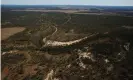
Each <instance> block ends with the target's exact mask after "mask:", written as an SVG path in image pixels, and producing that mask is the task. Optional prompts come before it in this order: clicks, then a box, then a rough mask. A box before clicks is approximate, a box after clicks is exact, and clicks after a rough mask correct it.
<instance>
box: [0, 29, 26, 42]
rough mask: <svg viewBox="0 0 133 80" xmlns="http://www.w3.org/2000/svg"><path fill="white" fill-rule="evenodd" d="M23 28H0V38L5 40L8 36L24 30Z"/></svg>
mask: <svg viewBox="0 0 133 80" xmlns="http://www.w3.org/2000/svg"><path fill="white" fill-rule="evenodd" d="M24 30H25V28H24V27H12V28H2V29H1V33H2V34H1V40H5V39H7V38H9V37H10V36H12V35H14V34H16V33H19V32H22V31H24Z"/></svg>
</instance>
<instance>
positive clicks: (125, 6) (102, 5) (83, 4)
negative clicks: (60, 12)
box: [1, 4, 133, 7]
mask: <svg viewBox="0 0 133 80" xmlns="http://www.w3.org/2000/svg"><path fill="white" fill-rule="evenodd" d="M1 5H17V6H25V5H27V6H32V5H33V6H38V5H40V6H45V5H46V6H52V5H58V6H63V5H64V6H123V7H126V6H127V7H128V6H130V7H133V5H89V4H1Z"/></svg>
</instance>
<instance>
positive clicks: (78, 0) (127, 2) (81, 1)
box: [1, 0, 133, 6]
mask: <svg viewBox="0 0 133 80" xmlns="http://www.w3.org/2000/svg"><path fill="white" fill-rule="evenodd" d="M1 4H4V5H100V6H133V0H110V1H109V0H99V1H98V0H33V1H32V0H21V1H20V0H1Z"/></svg>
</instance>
